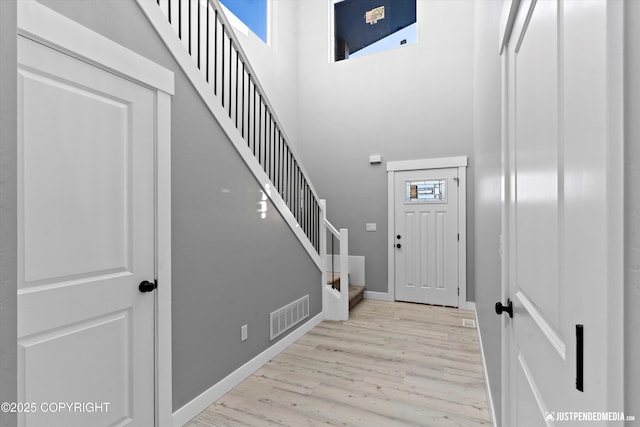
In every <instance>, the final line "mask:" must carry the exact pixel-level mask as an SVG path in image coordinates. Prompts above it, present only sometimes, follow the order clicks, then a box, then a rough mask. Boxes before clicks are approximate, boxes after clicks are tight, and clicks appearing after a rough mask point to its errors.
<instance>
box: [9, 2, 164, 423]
mask: <svg viewBox="0 0 640 427" xmlns="http://www.w3.org/2000/svg"><path fill="white" fill-rule="evenodd" d="M17 7H18V34H19V35H22V36H24V37H27V38H29V39H32V40H34V41H37V42H38V43H41V44H43V45H45V46H48V47H50V48H53V49H56V50H58V51H60V52H64V53H66V54H68V55H70V56H72V57H74V58H77V59H79V60H81V61H84V62H87V63H89V64H92V65H95V66H97V67H99V68H101V69H104V70H107V71H109V72H111V73H113V74H115V75H118V76H120V77H123V78H125V79H127V80H130V81H133V82H135V83H137V84H140V85H142V86H145V87H147V88H149V89H151V90H153V91H154V92H155V108H156V111H155V117H156V129H155V133H156V135H155V137H156V140H155V157H156V159H155V169H156V178H155V222H156V231H155V239H156V241H155V253H156V262H155V268H156V272H155V275H156V280H157V281H158V289H157V291H156V292H155V294H156V306H155V315H156V321H155V325H156V330H155V335H156V339H155V342H156V348H155V350H154V351H155V359H156V360H155V362H156V363H155V366H156V372H155V382H156V388H155V394H156V396H155V401H156V403H155V407H156V414H155V419H156V426H170V425H172V424H173V420H172V405H173V403H172V395H171V96H172V95H173V94H174V77H173V72H171V71H169V70H167V69H166V68H163V67H161V66H159V65H158V64H155V63H153V62H151V61H149V60H148V59H146V58H144V57H142V56H140V55H138V54H137V53H134V52H132V51H130V50H129V49H127V48H125V47H123V46H121V45H119V44H117V43H114V42H113V41H111V40H109V39H107V38H105V37H103V36H101V35H100V34H98V33H96V32H94V31H92V30H89V29H88V28H86V27H84V26H82V25H80V24H78V23H77V22H75V21H72V20H71V19H69V18H66V17H65V16H63V15H60V14H59V13H57V12H54V11H52V10H51V9H49V8H47V7H45V6H43V5H41V4H40V3H37V2H35V1H33V0H21V1H19V2H18V5H17Z"/></svg>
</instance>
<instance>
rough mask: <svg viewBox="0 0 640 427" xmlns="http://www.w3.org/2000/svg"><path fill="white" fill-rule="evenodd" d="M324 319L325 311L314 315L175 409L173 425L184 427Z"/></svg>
mask: <svg viewBox="0 0 640 427" xmlns="http://www.w3.org/2000/svg"><path fill="white" fill-rule="evenodd" d="M323 320H324V315H323V313H320V314H318V315H316V316H314V317H313V318H311V319H310V320H309V321H307V322H306V323H304V324H303V325H302V326H300V327H299V328H298V329H296V330H294V331H293V332H291V333H290V334H289V335H287V336H286V337H284V338H283V339H281V340H280V341H278V342H277V343H275V344H274V345H272V346H271V347H269V348H267V349H266V350H265V351H263V352H262V353H260V354H259V355H257V356H256V357H254V358H253V359H251V360H249V361H248V362H247V363H245V364H244V365H242V366H241V367H239V368H238V369H236V370H235V371H233V372H232V373H231V374H229V375H228V376H226V377H225V378H224V379H222V380H221V381H220V382H218V383H217V384H215V385H214V386H212V387H211V388H209V389H208V390H206V391H204V392H203V393H202V394H200V395H199V396H198V397H196V398H195V399H193V400H192V401H191V402H189V403H187V404H186V405H184V406H183V407H182V408H180V409H178V410H177V411H175V412H174V413H173V426H174V427H182V426H183V425H185V424H186V423H188V422H189V421H191V420H192V419H193V418H194V417H195V416H196V415H198V414H199V413H200V412H202V411H204V410H205V409H206V408H207V407H208V406H209V405H211V404H212V403H214V402H215V401H216V400H218V399H220V398H221V397H222V396H224V395H225V394H226V393H227V392H229V391H230V390H231V389H233V388H234V387H235V386H237V385H238V384H240V383H241V382H242V381H243V380H244V379H246V378H247V377H249V376H250V375H251V374H253V373H254V372H255V371H257V370H258V369H260V368H261V367H262V366H263V365H264V364H266V363H267V362H268V361H269V360H271V359H273V358H274V357H276V356H277V355H278V354H279V353H281V352H282V351H283V350H285V349H286V348H287V347H289V346H290V345H291V344H293V343H294V342H295V341H296V340H297V339H298V338H300V337H301V336H303V335H304V334H306V333H307V332H309V331H310V330H311V329H313V328H314V327H316V326H317V325H318V324H319V323H320V322H322V321H323Z"/></svg>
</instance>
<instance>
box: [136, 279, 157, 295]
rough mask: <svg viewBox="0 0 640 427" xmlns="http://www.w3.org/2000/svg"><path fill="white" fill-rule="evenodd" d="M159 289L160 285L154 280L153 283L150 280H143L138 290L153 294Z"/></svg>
mask: <svg viewBox="0 0 640 427" xmlns="http://www.w3.org/2000/svg"><path fill="white" fill-rule="evenodd" d="M157 287H158V284H157V283H156V281H155V280H154V281H153V282H149V281H148V280H143V281H142V282H140V285H139V286H138V289H139V290H140V292H151V291H153V290H154V289H156V288H157Z"/></svg>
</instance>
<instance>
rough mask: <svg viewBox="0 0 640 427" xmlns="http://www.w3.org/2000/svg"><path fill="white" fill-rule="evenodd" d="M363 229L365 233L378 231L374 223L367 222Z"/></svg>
mask: <svg viewBox="0 0 640 427" xmlns="http://www.w3.org/2000/svg"><path fill="white" fill-rule="evenodd" d="M365 228H366V230H367V231H376V230H377V229H378V225H377V224H376V223H375V222H368V223H367V224H366V227H365Z"/></svg>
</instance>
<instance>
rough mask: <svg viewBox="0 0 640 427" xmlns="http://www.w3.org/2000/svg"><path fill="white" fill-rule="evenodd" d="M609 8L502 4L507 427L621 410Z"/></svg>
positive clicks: (615, 14) (617, 155)
mask: <svg viewBox="0 0 640 427" xmlns="http://www.w3.org/2000/svg"><path fill="white" fill-rule="evenodd" d="M613 3H615V2H606V1H592V2H572V1H551V0H548V1H535V0H533V1H532V0H527V1H522V2H509V3H508V4H507V6H506V9H505V15H504V17H505V19H504V24H503V28H502V31H504V40H503V44H504V46H503V52H502V54H503V91H504V94H503V102H505V108H503V123H504V125H505V129H504V131H503V138H504V141H503V174H504V177H503V185H504V187H503V191H504V196H503V200H504V201H505V209H503V236H504V239H503V240H502V241H503V244H504V246H503V251H502V253H503V267H504V268H503V296H504V300H503V301H502V303H505V302H506V299H507V298H510V299H511V300H512V301H513V318H509V317H508V316H507V315H506V314H503V323H504V326H505V327H504V328H503V352H502V354H503V361H502V366H503V389H502V396H503V404H502V407H503V414H502V421H503V425H518V426H525V427H526V426H539V425H547V426H553V425H557V424H556V423H561V421H566V418H565V417H567V416H568V415H567V412H569V411H582V412H583V413H585V414H587V413H591V412H592V411H606V412H609V411H622V409H623V407H622V398H621V396H622V384H623V383H622V366H623V364H622V362H621V361H622V336H621V331H622V328H621V319H622V317H621V313H620V311H619V310H611V309H612V308H613V307H619V306H620V304H622V300H621V292H622V281H621V280H619V277H618V275H619V273H618V271H622V269H621V268H620V269H619V270H618V267H617V266H618V263H619V260H618V259H617V256H612V254H617V255H619V254H620V253H621V250H622V249H621V248H622V244H621V243H622V228H621V224H622V221H621V220H620V221H618V219H619V218H621V209H622V197H621V193H620V191H621V188H622V175H621V173H620V171H621V170H622V168H621V165H622V162H621V147H622V142H621V141H622V140H621V138H620V135H619V134H618V131H617V130H616V126H618V125H619V124H620V122H619V121H618V119H619V117H618V116H616V114H618V113H619V111H618V106H617V105H618V104H617V103H619V102H620V100H621V97H620V93H619V92H620V89H619V87H618V85H619V84H620V82H621V81H622V79H621V78H620V79H619V80H618V81H617V82H616V80H615V79H616V73H617V69H618V67H619V64H618V63H617V61H620V63H621V57H620V56H616V55H615V52H616V51H617V49H618V48H619V47H620V46H621V44H616V43H621V38H618V39H617V38H616V37H617V36H616V34H617V33H616V32H617V31H619V28H620V27H621V21H619V20H618V19H619V18H620V16H621V14H620V13H619V12H620V11H619V9H618V8H621V7H622V6H620V5H615V4H613ZM511 24H513V26H512V29H510V27H511ZM612 36H613V37H612ZM611 52H613V53H614V54H613V55H612V54H611ZM612 119H613V121H611V120H612ZM618 222H619V223H618ZM577 325H582V327H583V332H584V344H583V358H582V359H581V360H582V362H583V371H582V372H583V375H582V380H583V384H582V390H578V385H577V379H578V371H577V369H578V366H579V365H578V360H577V358H578V345H577V342H578V340H577V336H576V330H577V328H576V326H577ZM621 424H622V421H621V420H615V419H614V420H612V421H610V422H605V421H603V422H602V423H601V425H621Z"/></svg>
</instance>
